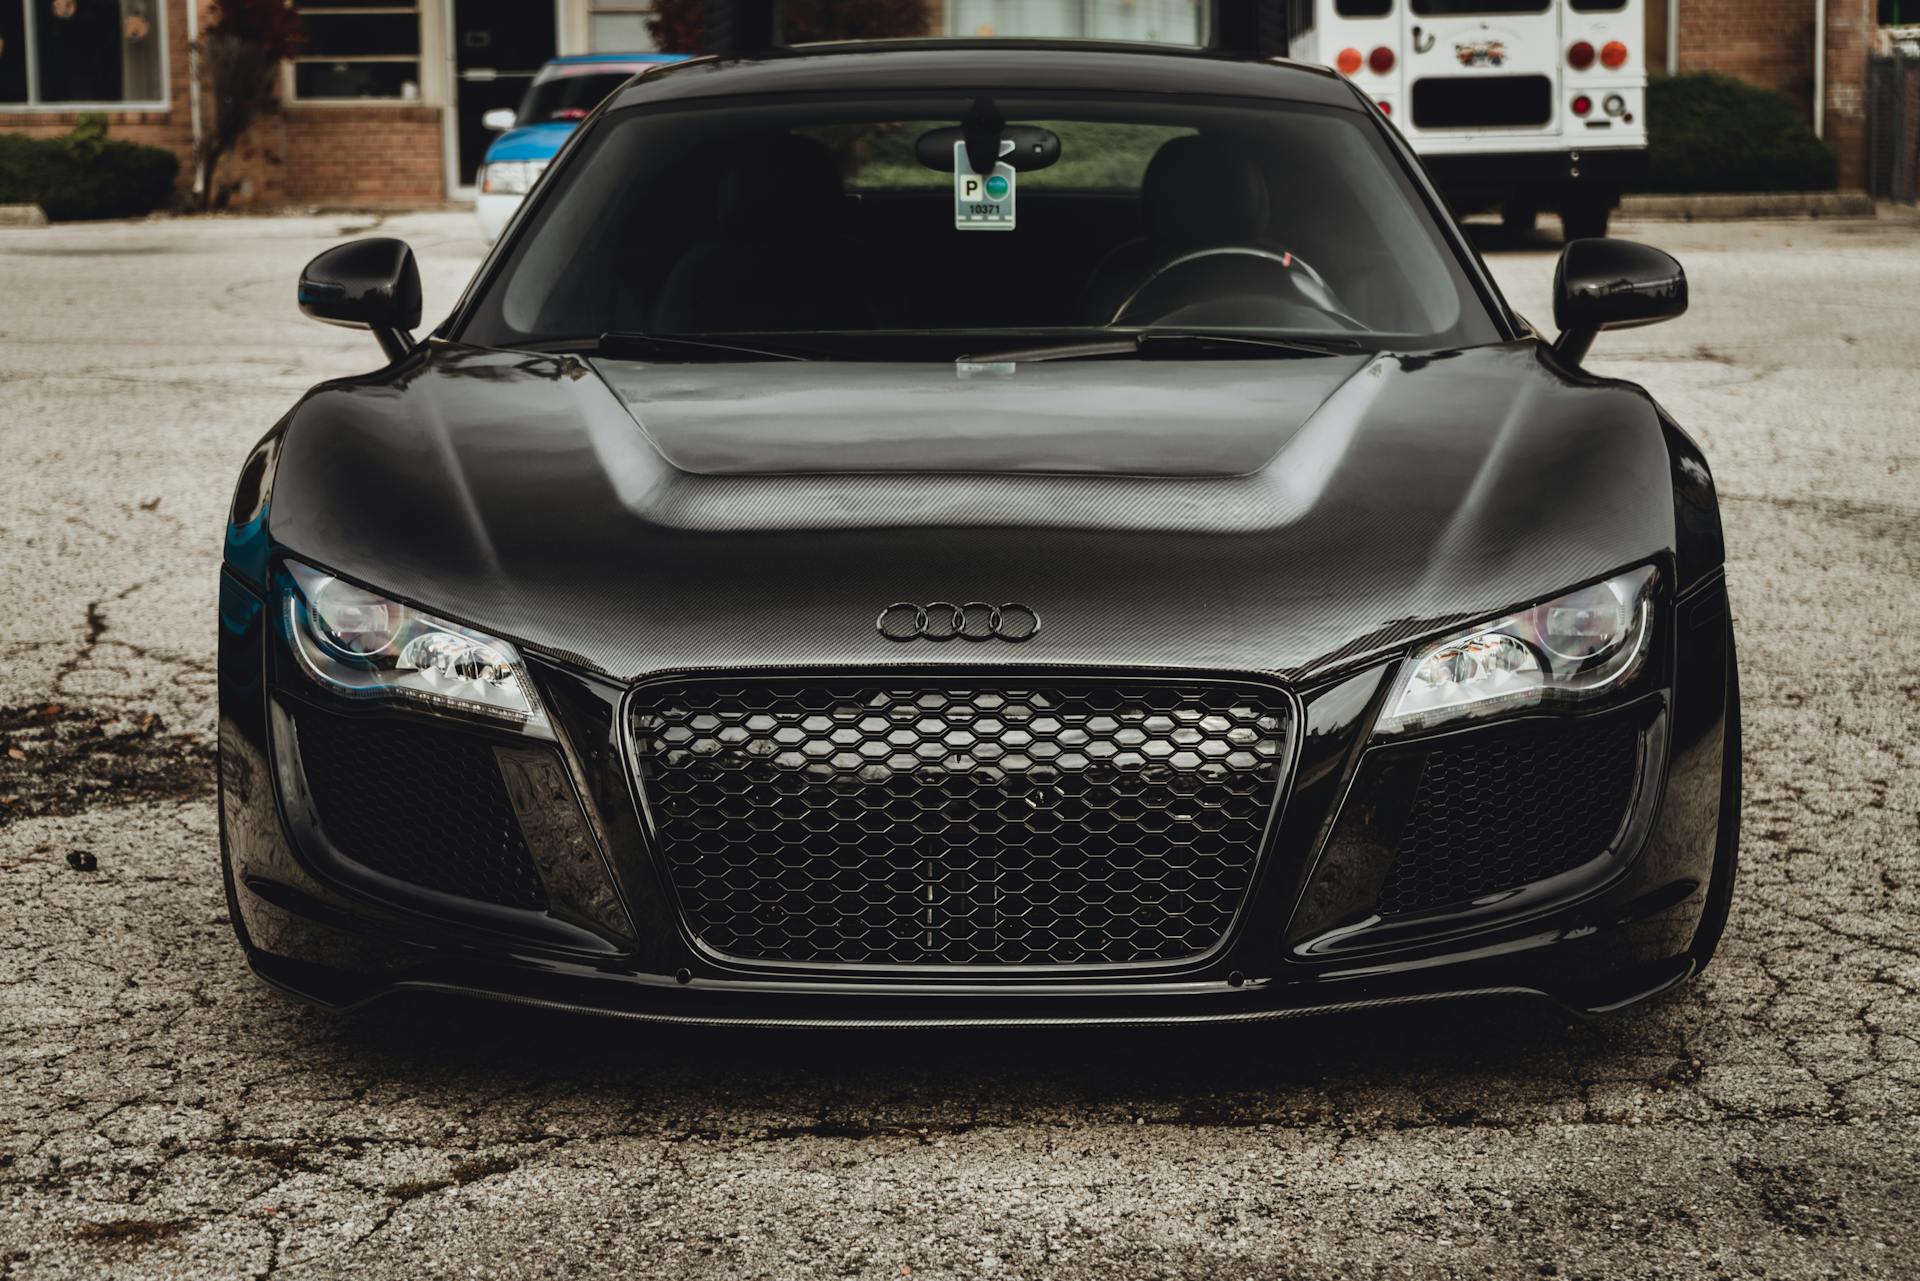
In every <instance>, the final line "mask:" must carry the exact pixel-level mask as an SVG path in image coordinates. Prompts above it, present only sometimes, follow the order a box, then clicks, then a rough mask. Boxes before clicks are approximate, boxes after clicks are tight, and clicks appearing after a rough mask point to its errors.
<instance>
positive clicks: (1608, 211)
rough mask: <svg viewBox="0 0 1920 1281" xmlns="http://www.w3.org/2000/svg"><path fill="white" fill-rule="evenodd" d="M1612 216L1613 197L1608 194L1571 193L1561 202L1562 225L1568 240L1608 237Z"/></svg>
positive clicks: (1595, 192) (1592, 192) (1596, 192)
mask: <svg viewBox="0 0 1920 1281" xmlns="http://www.w3.org/2000/svg"><path fill="white" fill-rule="evenodd" d="M1612 216H1613V197H1612V195H1611V194H1609V193H1607V192H1599V191H1578V192H1569V193H1568V194H1567V195H1566V196H1565V197H1564V198H1562V200H1561V201H1560V225H1561V227H1562V228H1563V229H1564V230H1565V232H1566V238H1567V239H1568V240H1586V239H1590V238H1592V237H1596V236H1604V235H1606V234H1607V222H1608V220H1609V219H1610V218H1611V217H1612Z"/></svg>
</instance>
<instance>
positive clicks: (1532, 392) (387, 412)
mask: <svg viewBox="0 0 1920 1281" xmlns="http://www.w3.org/2000/svg"><path fill="white" fill-rule="evenodd" d="M283 430H284V435H283V437H282V440H281V442H280V456H279V461H278V466H277V473H276V477H275V480H274V485H273V491H272V497H271V502H270V506H269V516H268V521H269V532H270V535H271V537H272V539H273V540H274V542H275V543H277V544H278V545H279V546H281V547H284V548H285V549H286V550H288V551H289V552H291V553H293V554H295V555H298V556H301V557H304V558H307V559H310V560H312V561H313V562H315V563H316V564H319V565H322V566H325V567H327V568H330V569H334V570H337V571H339V572H341V573H344V574H347V575H349V576H351V577H353V578H357V579H360V580H362V581H364V582H365V583H367V584H369V585H370V586H373V587H376V588H379V589H381V590H383V591H387V592H390V593H392V594H394V595H397V596H400V597H403V598H405V599H408V600H411V601H414V602H416V603H419V604H421V605H423V606H425V607H427V608H429V609H432V610H434V611H437V612H440V613H443V614H446V615H449V616H452V617H454V618H456V619H459V620H462V621H465V622H468V623H471V624H473V625H475V626H479V627H482V628H485V629H487V630H489V631H494V632H497V633H500V634H502V635H505V636H508V637H510V638H513V639H516V640H519V641H521V642H523V643H526V644H528V645H531V646H533V647H535V648H538V649H542V650H545V651H548V652H550V653H553V654H556V655H558V656H561V657H563V658H570V659H572V660H573V661H576V662H579V663H583V664H585V665H588V666H590V667H593V668H595V669H598V670H602V671H605V672H607V673H610V674H612V675H615V676H618V677H621V678H632V677H638V676H641V675H644V674H647V673H651V672H658V671H669V670H688V669H697V668H728V667H769V666H771V667H781V666H851V667H872V666H875V665H895V664H903V663H918V664H953V663H962V664H969V665H986V664H1046V665H1055V664H1059V665H1072V666H1115V667H1178V668H1196V669H1212V670H1221V671H1251V672H1267V673H1273V674H1277V675H1281V676H1283V677H1291V676H1299V675H1302V674H1305V673H1307V672H1311V671H1315V670H1319V669H1325V668H1330V667H1334V666H1340V665H1343V664H1344V663H1345V662H1346V661H1348V660H1355V659H1359V658H1362V657H1364V656H1367V655H1370V654H1372V653H1375V652H1377V651H1380V650H1383V649H1386V648H1389V647H1391V646H1394V645H1396V644H1398V643H1400V642H1402V641H1404V640H1405V639H1407V638H1409V637H1411V636H1414V635H1417V634H1420V633H1422V632H1427V631H1432V630H1436V629H1439V628H1443V627H1446V626H1448V625H1450V624H1451V623H1453V622H1455V621H1457V620H1460V619H1463V618H1467V617H1472V616H1476V615H1482V614H1487V613H1492V612H1495V611H1498V610H1501V609H1505V608H1507V607H1508V606H1510V605H1513V604H1516V603H1520V602H1524V601H1526V600H1529V599H1533V598H1537V597H1540V596H1542V595H1546V594H1549V593H1552V592H1554V591H1557V590H1559V589H1560V588H1562V587H1565V586H1567V585H1569V584H1572V583H1575V582H1577V581H1580V580H1582V579H1585V578H1588V577H1592V576H1597V575H1599V574H1603V573H1605V572H1607V571H1609V570H1612V569H1615V568H1617V567H1619V566H1621V565H1623V564H1626V563H1628V562H1632V561H1636V560H1640V559H1643V558H1646V557H1649V556H1653V555H1657V554H1660V553H1662V552H1666V551H1669V550H1671V549H1672V548H1673V545H1674V538H1675V532H1674V511H1675V508H1674V490H1673V484H1672V482H1671V480H1670V474H1671V466H1672V464H1671V462H1670V459H1669V456H1668V451H1667V446H1666V443H1665V440H1664V438H1663V433H1662V428H1661V424H1660V421H1659V418H1658V415H1657V414H1656V412H1655V410H1654V408H1653V406H1652V404H1651V402H1650V401H1649V400H1648V399H1647V398H1646V396H1645V394H1644V393H1642V392H1640V391H1638V390H1637V389H1633V388H1630V387H1627V386H1625V385H1623V384H1617V383H1606V382H1599V381H1596V380H1589V379H1580V378H1570V377H1569V376H1568V375H1566V374H1564V373H1562V372H1560V371H1559V370H1557V369H1556V368H1554V367H1552V366H1551V365H1549V364H1548V363H1546V362H1545V361H1543V360H1542V358H1541V356H1540V352H1539V349H1538V348H1537V346H1536V345H1535V344H1533V343H1531V342H1523V343H1514V344H1509V345H1506V346H1500V347H1487V348H1477V349H1473V350H1470V351H1465V352H1460V353H1455V354H1451V355H1448V356H1445V357H1436V358H1412V357H1393V356H1383V357H1378V358H1373V359H1365V358H1358V357H1356V358H1325V359H1298V360H1294V359H1288V360H1248V361H1215V362H1173V361H1166V362H1160V361H1155V362H1132V361H1122V362H1087V363H1056V364H1041V365H1026V366H1021V367H1019V368H1018V369H1016V370H1012V371H1005V370H998V371H986V372H982V373H977V374H972V375H969V376H966V377H962V376H961V374H960V372H959V371H957V370H956V369H955V368H954V367H952V366H946V365H941V366H933V365H904V366H903V365H871V366H861V365H846V364H837V363H826V364H813V363H810V364H720V365H645V364H631V363H612V362H609V363H603V364H602V365H601V366H600V367H599V369H598V371H597V372H596V370H595V369H594V368H590V367H588V366H587V365H585V364H583V363H582V362H580V361H578V360H573V359H570V358H565V359H556V358H551V357H543V356H530V355H526V354H516V353H503V352H482V351H476V350H473V349H463V348H458V347H452V346H448V345H444V344H434V345H432V346H431V347H430V348H429V350H428V351H427V352H425V353H424V354H422V355H419V356H416V357H414V358H411V359H409V360H408V361H406V362H403V364H402V365H400V366H398V367H396V368H395V369H392V370H388V371H385V372H383V373H381V374H379V375H375V376H372V377H370V378H366V379H359V380H353V381H350V382H345V383H335V384H329V385H327V386H324V387H321V388H319V389H316V390H315V392H314V393H312V394H311V395H310V396H309V397H308V398H307V399H306V400H304V401H303V402H302V403H301V405H300V406H299V407H298V408H297V409H296V410H295V412H294V413H293V414H292V415H290V416H289V419H288V421H287V423H286V424H285V425H284V428H283ZM936 600H939V601H971V600H983V601H990V602H1004V601H1019V602H1023V603H1025V604H1028V605H1030V606H1031V607H1032V608H1033V609H1034V610H1036V611H1037V612H1038V613H1039V615H1040V616H1041V618H1042V619H1043V620H1044V627H1043V628H1042V630H1041V633H1040V634H1039V635H1037V636H1035V637H1034V638H1033V639H1031V640H1029V641H1026V642H1024V643H1021V644H1008V643H1005V642H1000V641H989V642H982V643H970V642H966V641H950V642H946V643H944V644H938V643H933V642H929V641H924V640H922V641H911V642H906V643H899V642H893V641H888V640H886V639H883V638H882V637H881V636H879V635H878V634H877V632H876V631H875V628H874V620H875V618H876V616H877V615H878V614H879V612H880V610H881V609H882V608H883V607H884V606H886V605H887V604H889V603H890V602H894V601H912V602H929V601H936Z"/></svg>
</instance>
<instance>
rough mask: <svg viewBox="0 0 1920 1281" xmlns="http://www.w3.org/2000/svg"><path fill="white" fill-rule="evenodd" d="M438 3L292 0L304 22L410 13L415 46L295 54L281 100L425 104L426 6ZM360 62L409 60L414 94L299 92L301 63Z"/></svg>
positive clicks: (284, 72) (284, 70)
mask: <svg viewBox="0 0 1920 1281" xmlns="http://www.w3.org/2000/svg"><path fill="white" fill-rule="evenodd" d="M441 2H443V0H407V2H406V3H404V4H391V3H390V4H379V3H369V4H364V5H356V4H328V5H323V6H320V7H317V8H313V9H308V8H307V7H305V6H303V5H302V4H301V3H300V0H291V3H292V5H293V10H294V12H295V13H296V14H298V15H299V16H300V17H301V19H302V20H303V21H304V20H305V18H306V17H307V15H308V14H309V13H312V14H315V15H326V16H329V17H332V16H339V17H363V16H373V15H378V14H386V15H391V14H396V13H411V14H412V15H413V29H414V36H415V45H416V46H417V47H416V49H415V51H414V52H413V53H408V54H398V53H395V54H387V53H375V54H358V55H355V56H353V57H345V58H343V57H328V56H324V55H319V54H307V53H295V54H294V55H293V56H292V57H290V58H288V59H287V60H286V62H285V63H284V64H283V65H282V67H281V69H280V100H281V101H282V102H284V103H286V104H287V105H289V106H301V107H313V106H321V107H392V106H410V107H417V106H421V105H423V104H425V103H426V102H427V65H428V61H429V59H428V50H427V27H426V20H427V6H428V5H429V4H435V3H441ZM187 3H189V4H193V3H197V0H187ZM360 62H376V63H384V64H387V65H393V64H395V63H412V64H413V67H414V77H413V83H414V88H415V90H416V92H415V95H414V96H413V97H411V98H403V97H400V96H398V95H395V96H393V97H364V98H338V97H324V96H313V97H309V96H307V95H305V94H302V93H301V92H300V75H299V68H300V67H301V65H302V64H313V63H360Z"/></svg>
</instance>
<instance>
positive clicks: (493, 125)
mask: <svg viewBox="0 0 1920 1281" xmlns="http://www.w3.org/2000/svg"><path fill="white" fill-rule="evenodd" d="M513 120H514V110H513V108H512V107H495V108H493V109H492V110H490V111H485V112H482V113H481V115H480V127H481V128H482V129H485V130H486V131H487V132H488V133H505V132H506V131H507V130H509V129H511V128H513Z"/></svg>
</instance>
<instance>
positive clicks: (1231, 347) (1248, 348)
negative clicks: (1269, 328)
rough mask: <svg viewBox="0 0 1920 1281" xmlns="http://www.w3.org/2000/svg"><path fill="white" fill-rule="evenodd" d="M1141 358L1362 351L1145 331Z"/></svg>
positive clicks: (1336, 342) (1318, 343) (1330, 344)
mask: <svg viewBox="0 0 1920 1281" xmlns="http://www.w3.org/2000/svg"><path fill="white" fill-rule="evenodd" d="M1134 343H1135V345H1136V346H1137V347H1139V349H1140V355H1141V356H1142V357H1143V358H1145V359H1148V360H1151V359H1152V358H1153V357H1154V356H1156V355H1162V354H1164V355H1168V356H1195V355H1198V356H1205V355H1220V356H1270V355H1289V356H1350V355H1353V354H1354V353H1355V352H1361V351H1365V350H1366V348H1365V347H1364V346H1362V345H1361V344H1360V343H1359V342H1358V341H1357V340H1355V339H1352V338H1280V337H1276V336H1274V335H1270V334H1235V333H1219V332H1209V331H1206V330H1187V329H1147V330H1142V331H1141V333H1140V336H1139V337H1138V338H1136V339H1135V340H1134Z"/></svg>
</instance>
